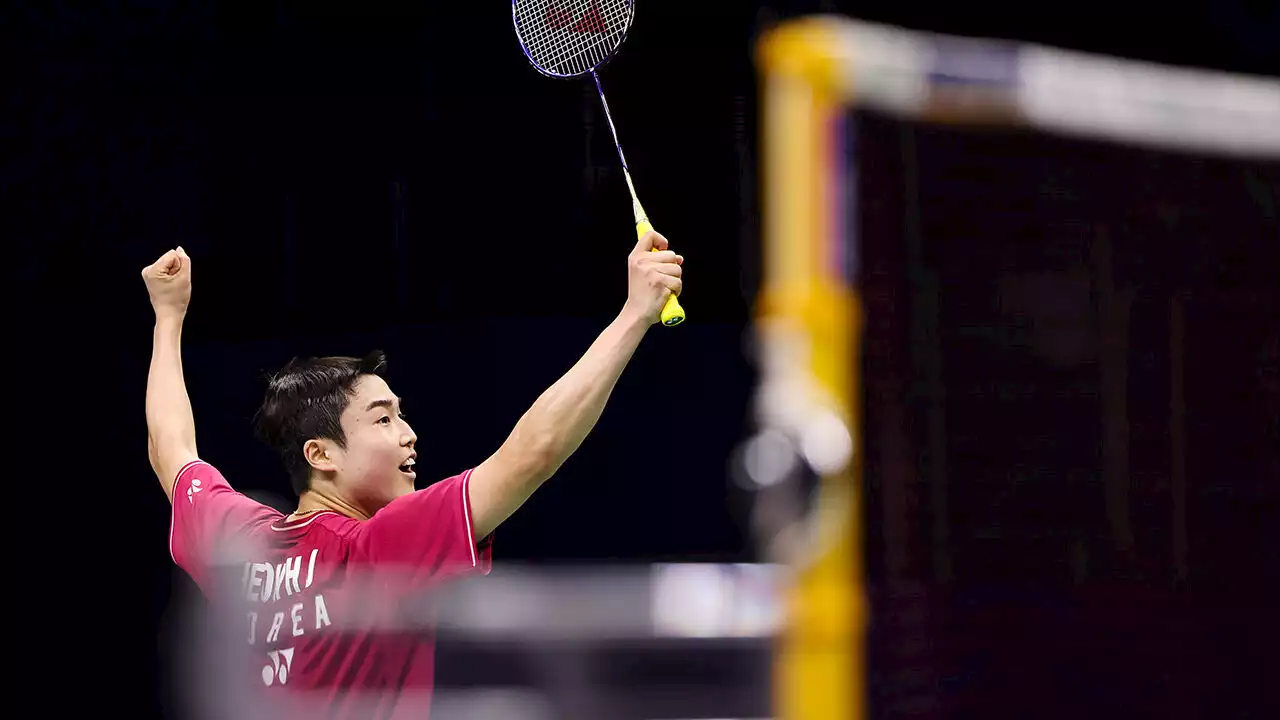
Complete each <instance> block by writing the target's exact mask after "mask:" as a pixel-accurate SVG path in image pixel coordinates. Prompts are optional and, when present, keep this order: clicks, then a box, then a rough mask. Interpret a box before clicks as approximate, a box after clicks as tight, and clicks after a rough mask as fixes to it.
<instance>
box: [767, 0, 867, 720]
mask: <svg viewBox="0 0 1280 720" xmlns="http://www.w3.org/2000/svg"><path fill="white" fill-rule="evenodd" d="M839 44H840V43H839V41H838V39H837V38H836V37H835V35H834V34H833V33H832V32H831V28H830V27H829V25H828V24H827V23H826V22H825V21H823V20H822V19H803V20H798V21H793V22H790V23H787V24H784V25H781V26H779V27H778V28H776V29H774V30H773V31H772V32H770V33H769V34H768V35H766V36H765V37H763V38H762V39H761V40H760V42H759V45H758V53H759V54H758V57H757V63H758V66H759V67H760V70H761V75H762V77H763V88H762V99H763V109H764V128H763V132H764V136H763V138H762V139H763V147H764V153H765V154H764V163H763V165H764V167H763V177H764V178H765V187H764V202H765V205H764V216H765V217H764V223H765V224H764V228H765V232H764V248H763V261H764V268H765V272H764V275H763V286H762V290H761V296H760V303H759V306H758V310H757V318H756V324H757V328H758V331H759V337H760V341H761V342H762V344H763V350H764V352H765V353H770V352H783V353H788V354H790V355H792V356H796V355H798V356H800V357H801V358H802V361H801V362H800V363H799V364H798V365H797V366H796V367H795V370H796V371H797V372H798V373H802V374H803V375H805V378H804V379H803V381H802V382H803V383H804V384H808V385H810V386H812V388H813V389H814V391H815V393H814V395H815V397H816V398H818V403H817V404H818V407H817V408H816V410H818V411H821V412H826V413H831V414H834V415H835V416H836V417H837V418H839V420H840V421H841V423H842V424H843V426H844V428H846V429H847V431H848V434H849V436H850V439H851V440H852V449H853V452H852V453H851V454H850V456H849V457H850V460H849V462H847V463H844V464H843V466H842V467H838V468H828V469H827V470H826V471H825V472H822V473H821V477H820V483H819V491H818V499H817V501H816V503H817V505H816V508H817V509H816V512H815V514H814V520H815V524H816V528H815V529H816V534H815V538H814V540H813V541H812V542H813V544H812V545H811V547H810V554H809V556H808V557H807V559H806V560H805V561H804V562H803V563H801V564H799V565H797V566H796V567H794V568H793V570H794V572H795V575H794V578H793V582H792V585H791V586H790V587H789V588H788V597H787V599H786V604H785V607H786V613H787V617H786V624H785V628H784V630H783V631H782V634H781V637H780V642H779V649H778V654H777V662H776V668H775V697H776V701H775V710H776V717H777V718H778V719H779V720H836V719H837V718H839V719H840V720H849V719H851V718H853V719H860V718H862V717H864V716H865V715H866V707H865V706H866V692H865V682H866V681H865V677H866V674H865V671H864V664H865V663H864V650H863V644H864V632H865V631H864V628H865V624H866V622H865V618H866V614H867V613H866V600H865V593H864V591H863V585H862V558H861V553H862V549H861V543H860V539H859V538H860V529H859V522H858V518H859V509H858V508H859V494H860V493H859V491H858V486H859V479H860V475H861V473H860V459H859V458H860V452H859V446H860V437H859V432H858V427H859V422H858V421H859V418H858V417H857V412H858V408H859V407H860V403H859V402H858V399H857V398H858V396H859V393H860V392H861V390H860V382H859V377H858V361H857V358H858V354H859V352H858V341H859V337H860V328H861V307H860V303H859V300H858V296H857V293H856V288H855V287H854V286H853V284H852V280H851V278H849V277H847V271H846V268H845V267H844V266H843V265H842V263H841V262H840V261H839V260H838V259H839V258H841V257H843V256H844V255H845V254H847V253H848V252H850V249H849V248H846V247H840V245H841V244H844V243H846V242H847V240H846V238H845V237H843V233H841V232H840V230H839V227H840V225H839V223H840V222H841V221H840V220H839V217H838V215H837V213H838V212H840V211H841V210H842V208H841V207H840V203H839V202H838V201H835V200H833V199H832V198H831V197H830V193H831V190H832V188H834V187H838V185H837V184H836V182H835V180H836V174H837V173H843V172H844V168H843V167H842V164H843V161H842V160H841V159H840V157H841V153H840V152H839V150H840V147H841V144H842V143H843V139H842V138H841V137H840V136H839V133H840V132H841V127H842V122H841V118H842V117H843V115H844V113H845V112H846V107H847V104H846V103H845V102H844V94H845V93H846V92H847V88H846V87H845V86H844V85H843V84H842V83H843V79H842V78H840V77H839V75H838V74H839V73H840V72H841V65H840V64H839V63H838V62H836V58H837V57H839V55H840V53H839ZM771 345H772V346H774V347H773V348H772V349H771V347H770V346H771ZM781 345H789V346H790V347H789V348H787V349H780V348H779V347H778V346H781Z"/></svg>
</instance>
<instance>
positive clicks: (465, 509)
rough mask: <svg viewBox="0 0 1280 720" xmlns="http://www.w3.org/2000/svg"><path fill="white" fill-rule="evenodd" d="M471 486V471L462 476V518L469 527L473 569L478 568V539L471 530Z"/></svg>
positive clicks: (468, 537) (468, 534) (468, 542)
mask: <svg viewBox="0 0 1280 720" xmlns="http://www.w3.org/2000/svg"><path fill="white" fill-rule="evenodd" d="M470 485H471V470H468V471H467V472H466V473H465V474H463V476H462V517H463V519H464V520H466V526H467V547H469V548H471V567H475V566H476V564H477V563H476V539H475V533H474V532H473V531H472V530H471V496H470V494H469V493H470V490H469V489H468V488H469V487H470Z"/></svg>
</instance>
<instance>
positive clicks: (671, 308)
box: [636, 220, 684, 327]
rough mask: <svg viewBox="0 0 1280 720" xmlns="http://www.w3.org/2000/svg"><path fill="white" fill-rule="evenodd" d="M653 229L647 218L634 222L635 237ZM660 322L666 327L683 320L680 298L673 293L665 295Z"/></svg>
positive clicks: (656, 249)
mask: <svg viewBox="0 0 1280 720" xmlns="http://www.w3.org/2000/svg"><path fill="white" fill-rule="evenodd" d="M652 229H653V226H652V225H650V224H649V221H648V220H642V221H640V222H638V223H636V238H637V239H639V238H642V237H644V234H645V233H647V232H649V231H650V230H652ZM649 252H658V248H650V249H649ZM661 317H662V324H663V325H666V326H667V327H674V326H676V325H679V324H680V323H682V322H684V308H682V307H680V299H679V298H677V297H676V294H675V293H671V294H670V295H668V296H667V303H666V304H665V305H663V306H662V315H661Z"/></svg>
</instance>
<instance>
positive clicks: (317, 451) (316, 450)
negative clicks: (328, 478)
mask: <svg viewBox="0 0 1280 720" xmlns="http://www.w3.org/2000/svg"><path fill="white" fill-rule="evenodd" d="M335 455H336V453H335V452H334V448H333V443H331V442H329V441H328V440H322V439H319V438H312V439H310V440H308V441H306V442H305V443H303V444H302V456H303V457H304V458H306V459H307V464H308V465H310V466H311V467H312V469H314V470H319V471H321V472H333V471H335V470H337V469H338V466H337V465H335V464H334V460H335V457H334V456H335Z"/></svg>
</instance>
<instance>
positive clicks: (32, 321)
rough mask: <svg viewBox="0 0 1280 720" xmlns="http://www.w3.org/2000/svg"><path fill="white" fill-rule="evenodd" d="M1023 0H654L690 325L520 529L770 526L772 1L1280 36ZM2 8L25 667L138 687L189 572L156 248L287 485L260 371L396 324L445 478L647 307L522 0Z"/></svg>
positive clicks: (580, 544) (666, 549)
mask: <svg viewBox="0 0 1280 720" xmlns="http://www.w3.org/2000/svg"><path fill="white" fill-rule="evenodd" d="M998 5H999V4H997V3H985V4H984V3H967V4H963V5H956V6H951V7H948V8H934V7H931V6H929V5H928V4H925V3H858V4H856V5H855V4H853V3H839V2H770V3H759V4H746V3H735V4H733V9H713V8H712V6H711V5H710V4H706V5H704V4H696V5H695V4H691V3H687V2H685V3H676V2H658V1H657V0H653V1H652V2H649V3H645V4H644V5H642V6H641V9H640V13H639V15H638V19H637V25H636V27H635V30H634V32H633V35H632V37H631V39H630V40H629V41H628V44H627V45H626V47H625V49H624V51H623V53H622V54H621V55H620V57H619V58H618V60H617V61H616V62H615V63H614V64H613V65H611V66H610V67H609V68H608V69H607V70H606V71H605V73H604V75H603V81H604V83H605V87H606V90H607V91H608V92H609V93H610V102H611V107H612V109H613V111H614V113H615V117H616V119H617V122H618V124H619V131H620V133H621V134H622V138H623V142H624V144H625V147H626V149H627V154H628V159H629V160H630V161H631V163H632V165H633V168H634V174H635V179H636V182H637V184H638V189H639V191H640V193H641V197H642V199H643V200H644V202H645V205H646V207H647V209H648V210H649V211H650V213H651V215H652V217H653V219H654V221H655V223H656V224H657V226H658V228H659V229H660V230H662V231H664V232H665V233H667V234H668V236H669V237H670V238H671V239H672V241H673V242H674V243H675V245H676V247H677V248H678V249H680V250H681V251H682V252H683V253H684V254H685V256H686V258H687V268H686V270H687V273H688V276H687V279H688V288H689V289H688V293H687V295H686V301H685V305H686V308H687V309H688V311H689V312H690V319H691V321H690V322H689V323H688V324H686V325H685V326H683V327H681V328H679V329H676V330H664V329H655V331H654V332H653V333H651V336H650V337H649V338H648V339H647V341H646V343H645V345H644V347H642V348H641V350H640V352H639V354H638V355H637V358H636V361H635V364H634V366H633V368H632V369H631V371H629V372H628V373H627V375H626V376H625V377H624V379H623V381H622V382H621V384H620V386H619V388H618V390H617V393H616V395H615V399H614V402H613V404H612V405H611V407H610V409H609V411H608V412H606V414H605V417H604V419H603V420H602V422H601V424H600V426H599V427H598V429H597V430H596V432H595V434H593V436H592V437H591V439H590V441H589V442H588V443H587V444H586V446H585V447H584V448H583V450H582V451H581V452H580V453H579V454H578V455H577V456H575V457H574V458H573V459H572V460H571V461H570V462H569V464H568V465H566V467H565V469H564V471H563V472H562V473H561V475H560V476H559V477H558V478H557V479H556V480H555V481H554V482H552V483H550V484H549V485H548V486H547V487H546V488H544V489H543V490H542V491H541V492H540V493H539V494H538V495H537V497H535V498H534V499H533V500H532V501H531V502H530V503H529V504H528V505H527V506H526V508H525V509H524V510H522V512H521V513H519V514H518V516H517V517H516V518H513V520H512V521H511V522H510V523H509V524H508V525H506V526H504V528H503V529H502V538H501V540H500V545H499V555H500V557H501V558H502V559H505V560H512V561H524V560H528V561H537V562H551V561H580V560H600V559H620V560H630V561H641V560H651V559H655V558H663V557H666V558H679V559H716V560H735V559H752V558H753V557H754V550H753V548H752V547H751V545H750V542H749V539H748V538H747V536H746V530H745V525H744V521H743V518H742V503H743V500H744V499H743V498H741V497H740V496H738V495H737V494H736V493H735V491H734V490H733V489H732V485H731V483H730V481H729V478H728V473H727V469H726V455H727V453H728V452H729V450H730V449H731V448H732V446H733V445H734V443H735V442H737V440H738V439H739V438H740V437H741V435H742V433H743V430H744V420H743V418H744V414H745V409H746V406H747V399H748V397H747V396H748V392H749V390H750V387H751V380H752V369H751V367H750V364H749V362H748V361H747V359H746V358H745V357H744V355H743V353H742V351H741V349H742V346H743V342H744V332H745V330H746V327H747V321H748V318H749V313H750V309H751V307H752V301H753V294H754V290H755V282H756V278H757V277H758V269H757V261H756V257H755V253H756V250H755V248H756V246H757V243H758V207H757V204H756V197H757V194H758V189H757V178H756V163H757V150H756V140H757V129H758V122H757V118H756V88H755V80H754V77H753V71H752V67H751V57H750V52H751V42H752V39H753V37H754V34H755V33H756V32H758V31H759V29H760V28H761V27H763V26H764V25H766V24H767V23H769V22H771V21H773V20H774V19H777V18H779V17H783V16H787V15H791V14H796V13H799V12H808V11H816V10H821V11H832V10H847V11H850V12H857V13H858V14H860V16H862V17H864V18H867V19H870V20H882V21H890V22H896V23H901V24H904V25H907V26H909V27H916V28H922V29H934V30H942V31H950V32H958V33H974V34H981V35H994V36H1008V37H1016V38H1021V39H1029V40H1036V41H1041V42H1047V43H1052V44H1057V45H1063V46H1068V47H1075V48H1079V49H1084V50H1094V51H1100V52H1109V53H1114V54H1119V55H1124V56H1130V57H1139V58H1147V59H1152V60H1162V61H1168V62H1178V63H1192V64H1200V65H1207V66H1213V67H1222V68H1227V69H1236V70H1241V71H1247V72H1265V71H1266V70H1267V69H1268V68H1270V67H1271V66H1273V65H1274V64H1275V61H1276V60H1277V56H1276V50H1275V48H1276V47H1277V43H1276V42H1274V38H1275V37H1276V35H1275V27H1276V26H1275V22H1274V20H1271V19H1270V18H1271V17H1273V16H1269V15H1267V13H1268V12H1271V11H1270V10H1269V6H1264V7H1262V8H1261V9H1259V8H1257V7H1254V6H1252V5H1248V4H1247V3H1244V2H1238V3H1234V4H1226V5H1224V4H1221V3H1218V4H1217V7H1216V8H1212V9H1211V8H1210V7H1209V5H1210V4H1209V3H1204V4H1203V7H1188V8H1186V9H1182V10H1173V9H1168V8H1165V9H1162V10H1161V11H1160V13H1159V15H1158V16H1157V15H1150V16H1142V15H1138V14H1137V13H1133V14H1126V15H1125V16H1123V17H1114V16H1111V15H1109V14H1107V13H1105V12H1104V10H1105V8H1104V7H1103V6H1102V5H1101V4H1094V5H1093V6H1089V5H1087V4H1071V5H1070V6H1066V5H1063V6H1052V7H1039V6H1028V5H1024V6H1020V7H1017V8H1009V7H1003V6H999V7H998ZM724 7H725V8H728V7H729V6H728V5H726V6H724ZM1224 8H1227V9H1224ZM717 13H718V14H717ZM1250 13H1252V15H1250ZM3 19H4V27H5V29H6V30H8V31H10V32H9V33H6V34H7V35H8V36H9V38H10V39H9V40H8V41H6V42H5V50H6V57H7V58H9V60H10V61H11V62H9V63H7V66H8V67H10V68H13V69H15V70H17V75H18V76H19V77H18V80H19V81H18V82H17V83H16V85H15V86H14V87H13V88H12V89H11V91H10V92H9V93H7V100H6V106H5V112H4V116H5V117H4V120H3V127H4V128H5V137H6V138H7V139H11V140H13V141H14V142H13V143H12V146H11V147H12V149H13V152H12V153H6V155H7V159H6V160H5V162H4V165H3V170H4V174H3V179H2V180H3V197H2V201H3V202H4V204H5V208H6V211H5V213H4V216H5V218H6V225H8V226H9V227H8V229H7V230H6V232H5V239H6V241H7V242H6V244H7V246H8V247H9V248H11V249H13V250H16V252H15V253H12V255H13V260H12V267H13V268H14V269H15V271H16V272H15V274H16V276H17V278H18V280H19V284H18V286H17V289H18V293H17V298H18V302H16V303H15V304H14V305H13V306H12V310H13V313H12V315H13V317H14V318H15V319H16V320H17V322H18V330H19V338H21V340H20V344H19V345H18V346H17V347H16V348H11V358H12V360H13V361H14V363H15V365H16V369H15V370H14V371H13V374H12V375H11V377H10V385H11V386H13V387H14V388H15V389H17V390H18V393H17V399H15V401H14V403H13V418H12V419H13V423H12V424H11V427H14V428H15V429H14V430H13V431H12V433H13V434H12V435H11V437H10V452H9V454H8V457H9V460H10V472H11V476H12V477H13V478H14V479H15V482H14V485H13V486H12V489H13V491H14V493H13V495H12V496H11V504H12V505H13V506H14V507H13V510H14V514H15V516H16V517H17V522H16V523H15V528H16V529H17V530H19V532H20V533H21V534H22V535H23V538H22V540H21V542H25V543H28V544H27V545H25V546H17V547H22V548H30V547H38V548H41V550H40V551H39V552H38V553H35V554H33V552H32V551H30V550H29V549H24V550H23V551H21V552H19V551H17V550H15V553H14V555H15V560H14V562H15V563H16V564H17V566H18V568H19V569H18V570H17V571H15V572H18V573H19V574H17V575H16V576H15V577H19V578H24V577H30V578H33V579H32V580H30V581H29V582H30V583H31V585H32V587H33V588H39V590H38V591H33V590H31V589H28V590H22V589H19V590H18V591H16V592H15V598H14V599H15V600H17V601H19V602H18V605H17V606H16V607H18V608H20V609H19V610H16V611H15V613H14V615H13V618H14V620H13V622H14V624H15V625H18V626H20V627H21V632H20V633H19V637H20V638H21V644H20V645H19V647H21V648H22V649H23V652H25V653H28V657H31V658H38V661H37V660H35V659H33V660H30V662H29V665H30V667H32V668H36V670H35V671H34V672H35V674H34V675H33V676H32V677H38V678H43V681H44V682H48V683H51V684H52V685H53V686H54V687H55V688H60V689H61V691H60V692H59V694H57V695H49V696H46V699H48V700H49V701H56V702H65V701H71V702H75V703H79V702H82V701H88V702H92V703H94V704H96V705H98V706H100V707H101V708H104V709H105V708H119V709H121V710H122V711H123V712H126V713H127V714H130V715H144V714H147V713H151V712H158V710H159V703H160V700H159V698H161V697H162V696H163V694H162V693H160V692H159V690H158V688H159V683H158V682H157V679H158V678H162V677H163V674H162V673H161V669H160V667H159V663H160V660H159V659H158V657H159V656H158V654H157V653H156V652H155V650H156V648H157V647H158V646H159V644H160V641H158V640H155V639H154V638H156V637H157V632H158V631H160V630H161V629H162V628H163V627H164V625H163V620H162V618H163V617H164V613H165V611H166V607H167V606H168V603H169V600H170V597H171V595H170V593H171V589H172V588H173V587H174V583H175V582H176V583H177V587H178V588H179V589H181V588H184V587H188V589H189V586H186V585H184V584H183V583H184V582H185V581H184V579H183V578H181V577H180V576H179V575H178V574H177V573H176V572H175V571H174V569H173V567H172V564H171V563H170V562H169V561H168V558H167V551H166V547H165V538H166V522H167V508H166V503H165V502H164V499H163V496H162V495H161V493H159V492H158V490H157V489H156V487H155V484H154V480H153V479H152V478H151V477H150V470H149V468H148V467H147V464H146V462H145V459H144V446H145V428H144V425H143V417H142V393H143V388H144V384H145V374H146V363H147V357H148V353H149V342H150V311H149V308H148V306H147V302H146V296H145V292H144V290H143V288H142V285H141V282H140V280H139V279H138V276H137V272H138V270H139V269H140V268H141V267H142V266H143V265H144V264H145V263H147V262H150V261H151V260H152V259H154V257H156V256H157V255H158V254H159V253H161V252H162V251H163V250H165V249H167V248H169V247H171V246H173V245H176V244H179V243H180V244H182V245H183V246H184V247H185V248H187V250H188V251H189V252H190V253H191V255H192V257H193V259H194V262H195V282H196V290H195V298H194V302H193V306H192V310H191V315H190V318H189V322H188V325H187V334H186V348H187V349H186V355H185V356H186V362H187V374H188V379H189V381H190V384H191V386H192V390H191V392H192V399H193V401H194V403H195V407H196V417H197V423H198V426H199V437H200V447H201V452H202V454H204V455H205V456H206V457H208V458H209V459H211V460H213V461H214V462H216V463H217V464H219V466H221V467H222V468H223V469H224V471H226V473H227V475H228V476H229V477H230V478H231V479H232V481H233V482H234V483H235V484H237V485H238V486H240V487H242V488H244V489H246V490H249V491H255V492H260V493H262V494H263V497H265V498H267V499H269V500H271V501H273V502H281V503H287V500H286V499H284V498H286V496H287V485H286V483H285V481H284V478H283V476H282V474H281V473H280V472H279V471H278V470H277V467H276V465H275V464H274V459H273V458H271V457H270V456H269V455H267V454H266V452H265V451H264V450H262V449H260V448H258V447H256V446H255V445H254V444H253V442H252V440H251V439H250V436H249V431H248V424H247V421H248V417H249V415H250V414H251V413H252V411H253V408H254V406H255V402H256V400H257V398H258V395H259V393H260V392H261V387H262V384H261V379H262V375H263V373H265V372H267V371H269V370H271V369H273V368H275V367H278V366H279V365H280V364H281V363H283V362H285V361H286V360H288V358H289V357H291V356H293V355H295V354H309V353H357V352H363V351H365V350H367V349H369V348H371V347H382V348H385V349H386V350H388V351H389V352H390V355H391V363H392V365H391V368H392V370H391V374H392V380H393V384H394V386H395V387H396V389H397V391H398V392H399V393H400V394H401V395H403V396H405V397H406V398H407V399H408V402H409V406H408V408H409V410H410V412H411V413H412V417H413V420H414V422H415V423H416V424H417V429H418V430H419V433H420V434H421V436H422V438H423V444H424V447H425V448H426V451H425V452H424V453H423V455H424V462H423V463H422V474H423V475H424V476H426V477H430V476H440V475H443V474H446V473H452V472H456V471H457V470H459V469H461V468H463V467H465V466H466V465H468V464H470V463H474V462H476V461H477V460H478V459H480V458H482V457H483V456H484V455H485V454H487V452H489V451H490V450H491V449H492V448H493V447H496V444H497V443H498V442H500V441H501V439H502V437H503V436H504V435H505V432H506V431H507V429H508V428H509V427H510V425H511V424H512V423H513V422H514V420H515V419H516V418H517V417H518V416H519V413H520V412H521V411H522V410H523V409H524V408H525V407H527V405H528V404H529V403H530V402H531V401H532V400H533V398H534V397H535V396H536V394H537V393H538V392H539V391H541V390H542V389H543V388H544V387H545V386H546V385H547V384H548V383H550V382H551V381H552V380H554V378H555V377H556V376H557V375H558V374H559V373H560V372H561V371H563V370H564V369H566V368H567V367H568V366H569V364H570V363H571V362H572V361H573V360H574V358H576V357H577V355H578V354H579V353H580V352H581V351H582V350H583V349H585V347H586V346H587V344H588V343H589V342H590V340H591V338H592V337H593V336H594V334H595V332H597V330H598V329H599V328H600V327H601V326H602V325H603V324H604V323H605V322H606V321H607V320H608V318H609V317H610V316H611V314H612V313H613V312H614V311H615V309H616V308H617V307H619V306H620V303H621V302H622V300H623V294H624V284H623V279H622V277H623V276H622V262H623V257H624V256H625V253H626V251H627V249H628V247H629V246H630V244H631V242H632V233H631V229H630V224H629V222H628V217H629V212H628V207H627V196H626V191H625V187H624V186H623V184H622V180H621V177H620V174H619V172H618V170H617V166H616V165H617V164H616V157H615V154H614V151H613V148H612V147H611V146H610V144H609V142H608V131H607V128H606V127H605V126H604V124H603V118H602V116H601V114H600V113H599V110H598V100H597V99H596V98H595V96H594V93H593V92H592V91H591V90H590V88H589V87H588V86H587V85H586V84H585V83H581V82H557V81H551V80H548V79H545V78H542V77H540V76H538V75H537V74H536V73H535V72H534V71H533V70H532V69H531V68H529V67H528V66H527V65H526V64H525V62H524V60H523V58H522V57H521V55H520V53H519V51H518V48H517V47H516V45H515V42H514V38H513V37H512V34H511V32H510V28H509V12H508V10H507V7H506V5H505V4H504V3H496V2H495V3H480V2H466V3H451V4H446V3H418V4H406V3H387V2H372V3H361V4H359V5H356V4H349V5H333V4H314V3H300V2H298V3H288V2H257V3H215V2H151V3H142V2H112V3H94V4H89V5H86V6H83V7H81V6H75V5H73V4H71V3H65V2H52V3H18V4H13V5H10V6H7V7H6V9H5V10H4V11H3ZM462 41H466V42H467V43H469V44H470V45H471V46H472V48H471V49H469V50H464V49H462V47H461V45H460V44H461V42H462ZM6 144H7V145H8V144H9V143H6ZM666 433H669V434H670V436H671V437H676V438H679V442H678V443H664V442H662V441H661V439H662V438H663V437H664V434H666ZM33 538H34V540H33ZM32 543H34V544H32ZM22 573H26V574H22ZM35 578H38V579H35ZM28 632H31V633H32V637H31V638H30V639H28V638H27V633H28ZM64 635H65V638H67V639H62V638H64ZM53 638H58V640H57V641H56V642H55V641H54V640H53ZM68 648H73V649H74V651H69V650H68ZM68 688H74V689H76V690H78V691H77V692H66V690H67V689H68Z"/></svg>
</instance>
